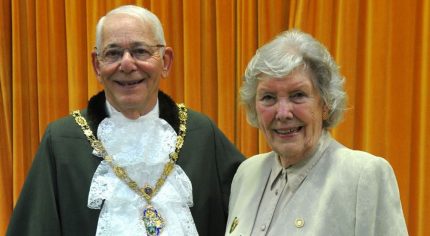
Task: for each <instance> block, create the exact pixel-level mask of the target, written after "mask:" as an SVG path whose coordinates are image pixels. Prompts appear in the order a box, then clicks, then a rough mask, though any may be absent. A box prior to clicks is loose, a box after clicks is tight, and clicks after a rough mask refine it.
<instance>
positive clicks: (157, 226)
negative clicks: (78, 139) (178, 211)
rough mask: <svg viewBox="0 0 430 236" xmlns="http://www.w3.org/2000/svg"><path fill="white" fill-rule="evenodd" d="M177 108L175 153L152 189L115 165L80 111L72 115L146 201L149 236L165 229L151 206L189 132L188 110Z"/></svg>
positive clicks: (156, 234) (114, 169)
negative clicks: (177, 130) (142, 184)
mask: <svg viewBox="0 0 430 236" xmlns="http://www.w3.org/2000/svg"><path fill="white" fill-rule="evenodd" d="M177 106H178V109H179V133H178V136H177V137H176V145H175V151H174V152H172V153H170V154H169V161H168V162H167V163H166V165H165V166H164V169H163V173H162V174H161V176H160V177H159V178H158V180H157V182H156V183H155V186H154V187H152V186H150V185H149V184H145V185H144V186H143V187H142V188H139V186H138V184H137V183H136V182H135V181H134V180H132V179H131V178H130V177H129V176H128V174H127V171H126V170H125V169H124V168H122V167H120V166H118V165H116V164H115V162H114V160H113V158H112V157H111V156H110V155H109V154H108V153H107V151H106V149H105V148H104V146H103V144H102V142H100V141H99V140H98V139H97V138H96V136H95V135H94V134H93V132H92V131H91V129H90V126H89V125H88V123H87V121H86V120H85V118H84V117H83V116H82V115H81V113H80V112H79V110H77V111H73V112H72V115H73V117H74V118H75V122H76V123H77V124H78V125H79V126H80V127H81V129H82V131H83V132H84V134H85V136H86V137H87V139H88V141H89V142H90V144H91V147H92V148H93V149H94V150H95V151H96V152H98V153H100V154H101V155H102V157H103V159H104V160H105V161H106V163H107V164H108V165H109V166H110V167H111V168H112V170H113V172H114V173H115V175H116V176H117V177H118V178H120V179H121V180H122V181H123V182H124V183H125V184H127V186H128V187H129V188H130V189H132V190H133V191H134V192H136V193H137V194H138V195H139V196H141V197H142V198H143V199H145V201H146V203H147V204H146V207H145V209H143V212H142V220H143V223H144V224H145V228H146V234H147V235H148V236H158V235H160V234H161V232H162V230H163V228H164V225H165V221H164V219H163V217H162V216H161V214H160V213H159V212H158V211H157V209H155V208H154V206H152V205H151V199H152V197H153V196H155V195H156V194H157V193H158V191H159V190H160V188H161V187H162V186H163V184H164V182H165V181H166V179H167V177H168V176H169V175H170V173H171V172H172V170H173V168H174V166H175V163H176V161H177V160H178V157H179V151H180V150H181V148H182V145H183V144H184V139H185V134H186V132H187V118H188V114H187V108H186V107H185V105H184V104H182V103H181V104H178V105H177Z"/></svg>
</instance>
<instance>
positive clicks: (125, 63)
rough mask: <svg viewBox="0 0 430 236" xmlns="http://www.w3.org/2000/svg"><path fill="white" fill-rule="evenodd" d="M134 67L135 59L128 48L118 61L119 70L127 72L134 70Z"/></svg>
mask: <svg viewBox="0 0 430 236" xmlns="http://www.w3.org/2000/svg"><path fill="white" fill-rule="evenodd" d="M136 69H137V67H136V60H135V59H134V58H133V56H132V55H131V53H130V52H129V51H128V50H125V51H124V54H123V55H122V58H121V61H120V65H119V70H120V71H121V72H124V73H127V74H128V73H131V72H133V71H135V70H136Z"/></svg>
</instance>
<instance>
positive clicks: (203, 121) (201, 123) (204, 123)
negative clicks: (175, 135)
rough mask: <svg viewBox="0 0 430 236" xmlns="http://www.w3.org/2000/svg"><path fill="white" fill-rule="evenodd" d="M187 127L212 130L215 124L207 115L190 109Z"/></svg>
mask: <svg viewBox="0 0 430 236" xmlns="http://www.w3.org/2000/svg"><path fill="white" fill-rule="evenodd" d="M187 126H188V127H189V128H190V129H201V128H212V127H215V125H214V122H213V121H212V119H211V118H209V117H208V116H207V115H205V114H203V113H201V112H198V111H195V110H193V109H190V108H188V120H187Z"/></svg>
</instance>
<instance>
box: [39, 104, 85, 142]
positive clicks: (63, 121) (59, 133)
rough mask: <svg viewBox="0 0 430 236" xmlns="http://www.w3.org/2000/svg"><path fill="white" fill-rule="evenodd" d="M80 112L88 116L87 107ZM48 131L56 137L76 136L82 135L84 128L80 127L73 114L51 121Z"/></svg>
mask: <svg viewBox="0 0 430 236" xmlns="http://www.w3.org/2000/svg"><path fill="white" fill-rule="evenodd" d="M80 112H81V115H82V116H83V117H84V118H86V116H87V111H86V109H85V110H82V111H80ZM86 119H87V118H86ZM87 122H88V120H87ZM46 132H49V134H50V135H52V136H54V137H76V136H82V134H83V133H82V130H81V129H80V128H79V125H78V124H77V123H76V121H75V118H74V117H73V116H72V115H71V114H69V115H66V116H63V117H61V118H59V119H57V120H54V121H52V122H51V123H49V124H48V127H47V129H46Z"/></svg>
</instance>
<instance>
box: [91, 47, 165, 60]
mask: <svg viewBox="0 0 430 236" xmlns="http://www.w3.org/2000/svg"><path fill="white" fill-rule="evenodd" d="M142 46H144V47H148V48H154V47H156V48H165V47H166V45H163V44H156V45H148V44H145V43H140V44H139V45H137V46H134V47H128V48H123V47H117V46H114V47H112V48H114V49H118V50H120V51H121V55H120V56H118V58H117V59H116V60H115V61H111V62H109V61H107V60H106V59H105V57H106V56H104V55H103V54H104V52H105V51H106V50H108V49H109V48H105V49H104V50H103V51H102V52H101V53H99V51H98V50H97V47H94V50H95V52H96V56H97V58H98V59H99V60H100V61H101V62H103V63H106V64H115V63H118V62H120V61H121V60H122V58H124V54H125V52H126V51H128V53H129V54H130V56H131V57H132V58H133V59H134V60H136V61H146V60H148V59H149V58H151V57H152V56H153V55H154V54H155V52H156V50H155V51H153V52H150V51H148V50H146V51H147V52H148V53H149V54H150V55H149V56H148V57H147V58H145V59H139V58H138V57H136V56H134V54H135V53H133V49H135V48H139V47H142Z"/></svg>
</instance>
